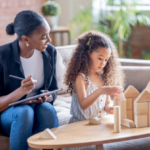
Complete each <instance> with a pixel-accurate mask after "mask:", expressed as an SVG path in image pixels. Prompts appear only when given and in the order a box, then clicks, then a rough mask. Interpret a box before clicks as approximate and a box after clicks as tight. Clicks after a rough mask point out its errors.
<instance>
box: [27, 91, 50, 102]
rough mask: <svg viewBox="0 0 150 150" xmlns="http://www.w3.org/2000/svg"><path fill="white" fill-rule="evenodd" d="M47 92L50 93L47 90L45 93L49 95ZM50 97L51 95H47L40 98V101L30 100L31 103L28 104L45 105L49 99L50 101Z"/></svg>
mask: <svg viewBox="0 0 150 150" xmlns="http://www.w3.org/2000/svg"><path fill="white" fill-rule="evenodd" d="M47 92H48V91H47V90H45V91H44V92H43V93H47ZM49 96H50V95H46V96H44V97H39V98H38V100H30V101H28V102H27V103H28V104H42V103H44V102H46V101H47V99H48V97H49Z"/></svg>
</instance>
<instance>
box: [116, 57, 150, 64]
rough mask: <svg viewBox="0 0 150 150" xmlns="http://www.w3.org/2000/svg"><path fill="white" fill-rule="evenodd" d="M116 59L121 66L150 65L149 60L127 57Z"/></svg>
mask: <svg viewBox="0 0 150 150" xmlns="http://www.w3.org/2000/svg"><path fill="white" fill-rule="evenodd" d="M118 60H119V61H120V63H121V65H122V66H150V60H142V59H128V58H119V59H118Z"/></svg>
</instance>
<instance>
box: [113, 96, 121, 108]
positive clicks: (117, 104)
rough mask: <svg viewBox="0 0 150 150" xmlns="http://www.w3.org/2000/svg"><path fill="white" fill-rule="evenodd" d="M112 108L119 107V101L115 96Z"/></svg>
mask: <svg viewBox="0 0 150 150" xmlns="http://www.w3.org/2000/svg"><path fill="white" fill-rule="evenodd" d="M114 106H121V101H120V100H119V99H118V97H117V96H115V97H114Z"/></svg>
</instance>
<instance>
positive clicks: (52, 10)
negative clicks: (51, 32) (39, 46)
mask: <svg viewBox="0 0 150 150" xmlns="http://www.w3.org/2000/svg"><path fill="white" fill-rule="evenodd" d="M42 13H43V14H44V16H45V19H46V20H47V22H48V23H49V25H50V27H51V28H52V29H55V28H56V27H57V25H58V15H59V14H60V6H59V4H58V3H56V2H54V1H50V0H48V1H47V2H45V3H44V4H43V6H42Z"/></svg>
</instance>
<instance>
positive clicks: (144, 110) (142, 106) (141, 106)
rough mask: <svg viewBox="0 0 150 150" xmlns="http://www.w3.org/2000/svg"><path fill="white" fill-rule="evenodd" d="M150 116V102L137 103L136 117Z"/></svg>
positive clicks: (135, 106)
mask: <svg viewBox="0 0 150 150" xmlns="http://www.w3.org/2000/svg"><path fill="white" fill-rule="evenodd" d="M147 114H148V102H143V103H135V104H134V115H138V116H139V115H147Z"/></svg>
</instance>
